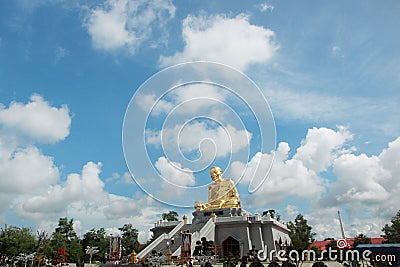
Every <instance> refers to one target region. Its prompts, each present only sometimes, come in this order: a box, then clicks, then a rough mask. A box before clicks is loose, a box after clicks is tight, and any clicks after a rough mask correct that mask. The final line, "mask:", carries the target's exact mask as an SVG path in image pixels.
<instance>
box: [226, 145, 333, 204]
mask: <svg viewBox="0 0 400 267" xmlns="http://www.w3.org/2000/svg"><path fill="white" fill-rule="evenodd" d="M289 151H290V147H289V145H288V144H287V143H284V142H282V143H280V144H279V146H278V149H277V150H276V152H275V160H274V161H273V165H272V168H271V171H270V173H269V176H268V178H267V180H265V181H264V182H263V183H262V184H261V186H260V187H259V189H258V190H257V191H255V192H254V193H253V194H250V195H249V197H248V198H247V199H246V202H247V203H246V204H248V205H250V206H255V205H257V206H265V205H271V204H277V203H279V202H281V201H283V200H284V199H286V198H287V197H289V196H296V197H299V198H306V199H307V198H311V197H316V196H319V195H320V194H321V193H323V192H324V190H325V188H324V181H323V179H322V178H321V177H319V176H318V175H317V173H316V172H315V171H314V170H312V169H309V168H307V167H306V166H305V165H304V164H303V162H302V161H301V160H298V159H289V158H288V155H289ZM272 160H273V154H263V153H260V152H259V153H257V154H256V155H255V156H254V157H253V158H252V159H251V160H250V162H249V163H248V165H247V166H246V165H245V164H244V163H242V162H238V161H236V162H233V163H232V166H231V173H232V176H234V177H235V178H236V179H239V177H240V175H241V174H242V173H243V171H244V170H245V171H244V175H243V178H242V179H241V181H240V183H241V184H244V185H248V184H249V183H250V182H251V181H252V179H258V178H259V177H264V176H265V174H266V173H267V172H268V170H269V167H270V165H271V161H272ZM257 182H261V181H257ZM256 186H257V185H256Z"/></svg>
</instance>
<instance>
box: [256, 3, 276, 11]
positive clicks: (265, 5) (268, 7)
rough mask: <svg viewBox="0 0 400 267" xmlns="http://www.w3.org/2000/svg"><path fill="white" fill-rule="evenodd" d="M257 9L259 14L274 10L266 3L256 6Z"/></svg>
mask: <svg viewBox="0 0 400 267" xmlns="http://www.w3.org/2000/svg"><path fill="white" fill-rule="evenodd" d="M258 7H259V9H260V11H261V12H265V11H267V10H269V11H271V12H272V11H273V10H274V8H275V7H274V6H273V5H271V4H268V3H262V4H260V5H258Z"/></svg>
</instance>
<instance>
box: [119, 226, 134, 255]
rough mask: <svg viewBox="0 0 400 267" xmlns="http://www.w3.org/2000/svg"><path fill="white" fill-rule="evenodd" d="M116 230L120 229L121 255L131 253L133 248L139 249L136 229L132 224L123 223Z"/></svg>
mask: <svg viewBox="0 0 400 267" xmlns="http://www.w3.org/2000/svg"><path fill="white" fill-rule="evenodd" d="M118 230H120V231H122V240H121V243H122V247H123V250H122V255H123V256H127V255H129V254H131V253H132V251H133V250H135V251H138V250H139V241H138V235H139V234H138V230H137V229H135V228H133V226H132V224H130V223H129V224H124V226H123V227H121V228H118Z"/></svg>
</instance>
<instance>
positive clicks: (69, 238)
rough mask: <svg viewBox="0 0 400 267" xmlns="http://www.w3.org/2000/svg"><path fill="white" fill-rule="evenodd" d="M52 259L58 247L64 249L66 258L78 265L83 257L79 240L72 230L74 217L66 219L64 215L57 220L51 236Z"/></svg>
mask: <svg viewBox="0 0 400 267" xmlns="http://www.w3.org/2000/svg"><path fill="white" fill-rule="evenodd" d="M50 244H51V246H52V253H53V259H55V255H56V253H57V251H58V249H59V248H61V249H63V250H66V251H67V255H68V260H69V261H70V262H74V263H76V264H77V265H80V263H81V259H82V258H83V255H84V254H83V249H82V245H81V244H80V240H79V238H78V236H77V234H76V233H75V231H74V219H71V220H69V221H68V219H67V218H66V217H64V218H60V219H59V220H58V227H57V228H56V229H55V232H54V233H53V234H52V236H51V241H50Z"/></svg>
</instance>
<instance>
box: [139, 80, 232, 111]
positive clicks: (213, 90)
mask: <svg viewBox="0 0 400 267" xmlns="http://www.w3.org/2000/svg"><path fill="white" fill-rule="evenodd" d="M226 95H227V92H226V91H225V90H221V88H218V87H215V86H211V85H209V84H189V85H184V86H179V87H177V88H175V89H174V90H172V91H170V92H168V93H167V94H165V95H163V96H162V97H161V98H160V99H156V96H155V94H141V93H139V94H138V95H137V96H136V97H135V101H136V102H137V104H138V106H139V107H140V108H142V110H144V111H146V112H150V111H151V112H152V113H153V114H154V115H155V116H157V115H160V114H162V113H165V114H168V113H170V112H171V111H172V110H173V109H174V108H175V110H174V112H176V113H177V114H184V115H187V114H198V113H199V112H200V111H203V112H204V111H210V113H211V112H212V111H213V110H212V107H213V106H216V105H218V104H220V103H225V100H226ZM153 105H154V107H153ZM179 105H181V106H179ZM152 107H153V108H152Z"/></svg>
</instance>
